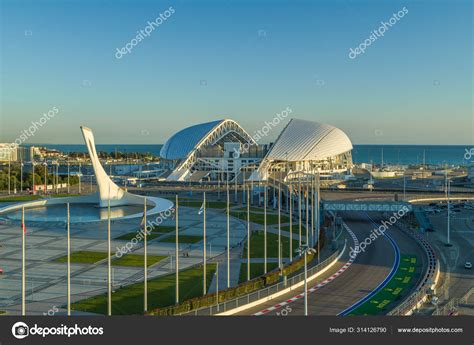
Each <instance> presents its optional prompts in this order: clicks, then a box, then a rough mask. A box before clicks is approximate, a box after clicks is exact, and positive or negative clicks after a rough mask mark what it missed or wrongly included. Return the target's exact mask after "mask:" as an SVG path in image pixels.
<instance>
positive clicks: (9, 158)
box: [8, 150, 12, 195]
mask: <svg viewBox="0 0 474 345" xmlns="http://www.w3.org/2000/svg"><path fill="white" fill-rule="evenodd" d="M11 160H12V150H10V153H9V155H8V194H9V195H10V193H11V186H10V184H11Z"/></svg>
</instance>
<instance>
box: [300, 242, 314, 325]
mask: <svg viewBox="0 0 474 345" xmlns="http://www.w3.org/2000/svg"><path fill="white" fill-rule="evenodd" d="M298 251H299V253H300V255H304V316H308V258H307V255H308V254H311V253H313V254H314V253H315V252H316V251H315V250H314V249H313V248H310V247H308V246H307V245H302V246H300V248H299V249H298Z"/></svg>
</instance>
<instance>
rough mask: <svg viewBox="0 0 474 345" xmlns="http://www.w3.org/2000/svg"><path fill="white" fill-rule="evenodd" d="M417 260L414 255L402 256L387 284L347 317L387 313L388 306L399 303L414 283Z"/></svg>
mask: <svg viewBox="0 0 474 345" xmlns="http://www.w3.org/2000/svg"><path fill="white" fill-rule="evenodd" d="M417 266H419V265H418V264H417V258H416V256H414V255H402V256H401V259H400V266H399V267H398V269H397V272H396V273H395V275H394V276H393V278H392V279H390V281H389V282H388V284H387V285H386V286H385V288H383V289H382V290H381V291H379V292H378V293H377V294H375V295H374V296H373V297H372V298H371V299H370V300H368V301H367V302H365V303H364V304H362V305H360V306H359V307H358V308H357V309H355V310H354V311H353V312H352V313H350V314H349V315H378V314H385V313H387V312H388V311H389V308H388V306H389V305H390V304H392V303H393V302H397V303H398V302H399V301H400V300H401V299H402V298H403V296H405V295H406V294H407V293H408V291H410V289H411V288H412V287H413V284H415V283H416V281H415V279H414V278H415V275H416V271H417Z"/></svg>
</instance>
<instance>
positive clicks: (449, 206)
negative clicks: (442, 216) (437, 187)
mask: <svg viewBox="0 0 474 345" xmlns="http://www.w3.org/2000/svg"><path fill="white" fill-rule="evenodd" d="M450 194H451V180H448V219H447V221H448V224H447V227H448V228H447V242H446V246H447V247H451V246H452V244H451V200H450Z"/></svg>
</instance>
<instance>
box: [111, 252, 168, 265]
mask: <svg viewBox="0 0 474 345" xmlns="http://www.w3.org/2000/svg"><path fill="white" fill-rule="evenodd" d="M144 258H145V256H144V255H137V254H127V255H124V256H122V257H121V258H119V259H116V260H114V261H112V264H113V265H114V266H138V267H143V260H144ZM163 259H166V256H161V255H148V257H147V266H151V265H154V264H156V263H157V262H160V261H161V260H163Z"/></svg>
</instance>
